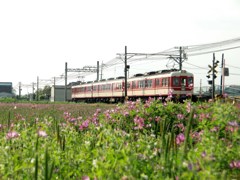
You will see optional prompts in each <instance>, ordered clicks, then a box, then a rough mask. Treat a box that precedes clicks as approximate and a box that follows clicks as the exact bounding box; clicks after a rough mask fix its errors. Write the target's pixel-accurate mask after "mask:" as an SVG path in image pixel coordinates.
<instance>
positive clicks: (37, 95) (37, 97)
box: [36, 76, 39, 101]
mask: <svg viewBox="0 0 240 180" xmlns="http://www.w3.org/2000/svg"><path fill="white" fill-rule="evenodd" d="M36 100H37V101H38V100H39V77H38V76H37V94H36Z"/></svg>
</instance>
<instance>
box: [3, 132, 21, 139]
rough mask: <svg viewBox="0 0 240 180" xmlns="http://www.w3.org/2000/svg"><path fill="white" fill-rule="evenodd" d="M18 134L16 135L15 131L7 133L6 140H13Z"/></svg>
mask: <svg viewBox="0 0 240 180" xmlns="http://www.w3.org/2000/svg"><path fill="white" fill-rule="evenodd" d="M19 136H20V134H18V133H17V132H16V131H10V132H8V133H7V135H6V138H7V139H13V138H17V137H19Z"/></svg>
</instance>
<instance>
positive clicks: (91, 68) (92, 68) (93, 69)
mask: <svg viewBox="0 0 240 180" xmlns="http://www.w3.org/2000/svg"><path fill="white" fill-rule="evenodd" d="M67 72H92V73H96V72H97V67H96V66H84V67H83V68H82V69H80V68H68V65H67V62H65V88H64V100H65V101H67Z"/></svg>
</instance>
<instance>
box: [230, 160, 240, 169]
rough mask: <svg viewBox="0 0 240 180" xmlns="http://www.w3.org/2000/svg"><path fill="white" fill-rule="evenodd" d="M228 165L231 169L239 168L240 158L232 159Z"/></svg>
mask: <svg viewBox="0 0 240 180" xmlns="http://www.w3.org/2000/svg"><path fill="white" fill-rule="evenodd" d="M229 166H230V168H232V169H240V160H236V161H232V162H231V163H230V164H229Z"/></svg>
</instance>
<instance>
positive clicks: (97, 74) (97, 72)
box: [97, 61, 99, 81]
mask: <svg viewBox="0 0 240 180" xmlns="http://www.w3.org/2000/svg"><path fill="white" fill-rule="evenodd" d="M97 81H99V61H97Z"/></svg>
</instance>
